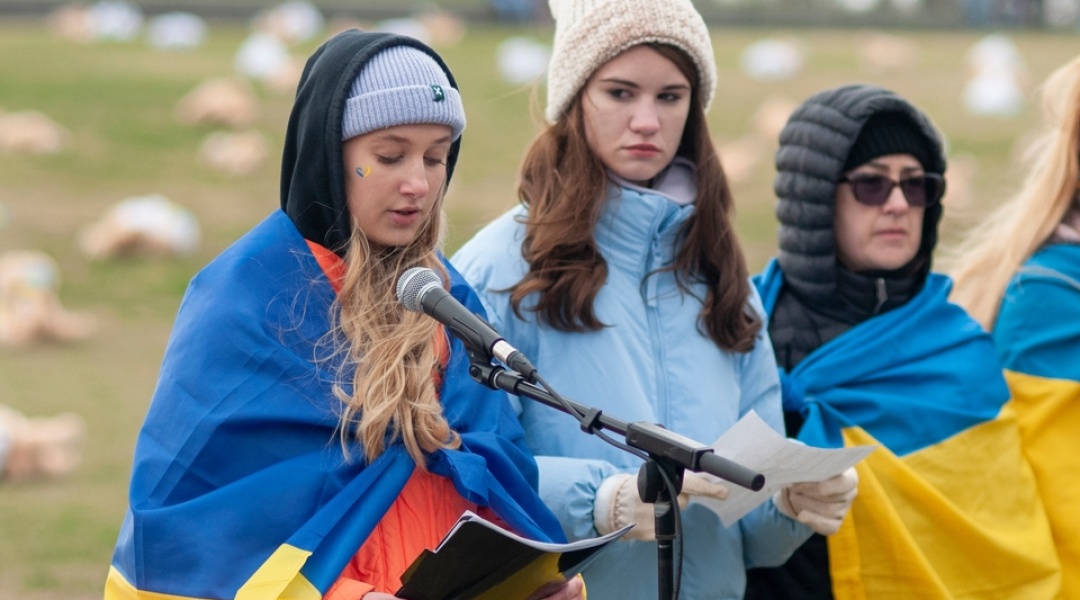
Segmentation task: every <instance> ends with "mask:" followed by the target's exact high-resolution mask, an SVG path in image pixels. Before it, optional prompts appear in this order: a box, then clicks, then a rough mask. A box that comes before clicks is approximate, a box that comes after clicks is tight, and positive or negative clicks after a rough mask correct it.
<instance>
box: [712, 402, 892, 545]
mask: <svg viewBox="0 0 1080 600" xmlns="http://www.w3.org/2000/svg"><path fill="white" fill-rule="evenodd" d="M712 448H713V449H714V450H715V451H716V454H717V455H719V456H722V457H724V458H727V459H729V460H732V461H734V462H736V463H738V464H740V465H742V466H744V467H747V468H749V469H753V470H754V471H757V472H758V473H761V474H763V475H764V476H765V487H763V488H762V489H761V490H759V491H757V492H754V491H751V490H748V489H746V488H744V487H741V486H738V485H734V484H732V483H728V482H723V483H725V484H726V485H727V488H728V491H729V492H730V495H729V496H728V498H727V500H722V501H721V500H716V499H713V498H704V497H700V496H694V497H693V498H692V499H691V503H700V504H702V505H704V506H706V507H708V508H709V509H711V510H712V511H713V512H715V513H716V514H717V515H719V516H720V521H721V522H723V524H724V526H725V527H728V526H730V525H731V524H732V523H734V522H736V521H738V520H739V519H741V518H742V517H743V516H744V515H746V513H748V512H750V511H751V510H753V509H754V508H755V507H757V506H758V505H759V504H761V503H763V502H765V501H766V500H768V499H769V498H771V497H772V495H773V493H775V492H776V491H777V490H779V489H780V488H782V487H784V486H787V485H789V484H792V483H798V482H803V481H824V480H825V479H828V478H830V477H833V476H834V475H839V474H840V473H843V472H844V471H846V470H847V469H849V468H851V467H853V466H854V465H855V464H856V463H858V462H859V461H860V460H862V459H863V458H865V457H866V456H867V455H868V454H870V452H872V451H873V450H874V449H875V448H877V446H856V447H854V448H812V447H810V446H806V445H804V444H802V443H800V442H798V441H795V440H791V439H788V438H785V437H784V436H782V435H780V434H779V433H777V432H776V431H774V430H773V429H772V428H771V427H769V426H768V424H766V423H765V421H763V420H761V417H759V416H758V414H757V413H756V412H754V411H750V412H749V413H748V414H747V415H746V416H744V417H743V418H741V419H739V422H738V423H736V424H735V425H734V426H733V427H732V428H731V429H729V430H728V431H727V432H726V433H724V435H722V436H720V437H719V438H717V440H716V441H715V442H713V444H712ZM702 475H704V476H705V477H709V478H711V479H715V480H717V481H721V482H722V480H720V479H719V478H716V477H713V476H712V475H708V474H704V473H702Z"/></svg>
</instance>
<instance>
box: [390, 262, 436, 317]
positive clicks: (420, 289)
mask: <svg viewBox="0 0 1080 600" xmlns="http://www.w3.org/2000/svg"><path fill="white" fill-rule="evenodd" d="M432 286H435V287H439V288H441V287H442V279H441V278H440V277H439V274H438V273H436V272H435V271H433V270H431V269H428V268H425V267H413V268H411V269H409V270H407V271H405V272H404V273H402V274H401V277H399V278H398V281H397V299H398V302H400V303H401V304H402V306H404V307H405V309H406V310H411V311H412V312H424V307H423V305H422V304H421V300H423V297H424V294H426V293H427V291H428V290H430V289H431V288H432Z"/></svg>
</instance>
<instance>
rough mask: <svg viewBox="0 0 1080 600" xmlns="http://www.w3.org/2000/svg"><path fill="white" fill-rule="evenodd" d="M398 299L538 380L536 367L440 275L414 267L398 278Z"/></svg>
mask: <svg viewBox="0 0 1080 600" xmlns="http://www.w3.org/2000/svg"><path fill="white" fill-rule="evenodd" d="M397 299H398V302H401V304H402V305H403V306H404V307H405V309H406V310H410V311H412V312H422V313H424V314H426V315H427V316H429V317H431V318H433V319H435V320H436V321H438V322H440V323H442V324H443V325H444V326H446V327H447V328H448V329H450V331H451V332H453V334H454V335H455V336H457V337H458V338H460V339H461V340H462V341H464V342H465V344H466V345H468V346H469V347H470V348H472V349H473V350H476V351H480V352H483V353H484V354H485V356H487V357H488V358H491V357H495V358H497V359H498V360H499V361H501V362H502V363H503V364H505V365H506V366H508V367H510V368H511V369H513V370H515V371H517V372H518V373H520V374H521V375H523V376H524V377H525V378H526V379H528V380H529V381H530V382H535V381H536V367H534V366H533V365H532V362H530V361H529V359H528V358H527V357H526V356H525V355H524V354H522V353H521V352H518V350H517V349H516V348H514V347H513V346H511V345H510V344H508V343H507V342H506V340H504V339H503V338H502V336H501V335H499V333H498V332H497V331H495V328H493V327H492V326H491V325H489V324H488V323H487V321H485V320H483V319H482V318H480V317H479V316H478V315H476V314H474V313H473V312H472V311H470V310H469V309H467V308H465V306H464V305H463V304H461V303H460V302H458V300H457V298H454V297H453V296H452V295H450V292H448V291H446V290H445V289H443V286H442V279H441V278H440V277H439V274H438V273H436V272H435V271H433V270H431V269H427V268H424V267H413V268H411V269H409V270H407V271H405V272H404V273H402V275H401V277H399V278H398V282H397Z"/></svg>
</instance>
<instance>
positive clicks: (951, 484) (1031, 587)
mask: <svg viewBox="0 0 1080 600" xmlns="http://www.w3.org/2000/svg"><path fill="white" fill-rule="evenodd" d="M782 283H783V273H782V271H781V270H780V268H779V265H777V263H776V262H775V261H774V262H773V263H771V264H770V265H769V266H768V268H767V269H766V271H765V272H764V273H762V274H761V275H759V276H757V277H756V278H755V284H756V285H757V286H758V289H759V291H760V292H761V295H762V300H763V301H764V303H765V307H766V312H770V311H771V310H772V307H773V306H774V304H775V302H776V298H777V295H778V294H779V291H780V287H781V285H782ZM951 285H952V284H951V281H950V280H949V279H948V278H946V277H944V276H941V275H936V274H932V275H930V276H929V278H928V279H927V281H926V284H925V286H924V288H923V290H922V291H921V292H920V293H919V294H918V295H917V296H916V297H915V298H913V299H912V300H911V301H910V302H908V303H907V304H905V305H904V306H902V307H900V308H897V309H895V310H892V311H889V312H887V313H885V314H883V315H880V316H877V317H874V318H872V319H869V320H867V321H865V322H863V323H861V324H859V325H857V326H855V327H853V328H852V329H850V330H849V331H847V332H846V333H844V334H843V335H841V336H840V337H838V338H836V339H834V340H832V341H830V342H828V343H826V344H824V345H823V346H821V347H820V348H818V349H817V350H815V351H814V352H813V353H812V354H810V356H808V357H807V358H806V359H805V360H803V361H802V362H801V363H799V364H798V365H797V366H796V367H795V368H794V369H793V370H792V371H791V372H790V373H785V372H782V373H781V380H782V384H783V392H784V409H785V410H788V411H799V412H801V414H802V415H803V416H804V417H805V418H806V421H805V424H804V425H803V428H802V430H801V431H800V434H799V439H801V440H802V441H804V442H806V443H807V444H810V445H812V446H818V447H829V448H836V447H843V446H856V445H863V444H876V445H879V446H880V447H879V448H878V449H877V450H875V451H874V452H872V453H871V454H870V455H869V456H868V457H867V458H866V459H864V460H863V461H862V462H861V463H859V465H858V466H857V467H856V469H857V470H858V473H859V495H858V497H857V498H856V499H855V502H854V504H853V505H852V507H851V511H850V513H849V515H848V517H847V518H846V519H845V520H844V523H843V525H842V526H841V528H840V531H839V532H837V533H836V534H835V535H833V536H830V537H829V538H828V545H829V568H830V573H831V577H832V581H833V592H834V595H835V597H836V598H837V600H848V599H858V600H865V599H871V600H881V599H891V598H895V599H901V598H903V599H905V600H906V599H911V598H919V599H920V600H924V599H946V598H972V599H974V598H979V599H987V598H1016V599H1021V598H1023V599H1027V598H1045V599H1052V598H1056V597H1058V590H1059V587H1060V584H1061V575H1060V567H1059V564H1058V560H1057V557H1056V555H1055V553H1054V548H1053V541H1052V539H1051V536H1050V528H1049V523H1048V521H1047V516H1046V511H1045V510H1044V508H1043V504H1042V501H1041V499H1040V497H1039V494H1038V490H1037V488H1036V485H1035V479H1034V476H1033V474H1032V470H1031V467H1030V465H1029V464H1028V462H1027V460H1026V459H1025V457H1024V454H1023V450H1022V446H1021V440H1020V430H1019V427H1018V425H1017V419H1016V413H1015V410H1014V407H1013V405H1012V403H1011V402H1010V401H1009V391H1008V388H1007V387H1006V385H1005V381H1004V378H1003V377H1002V372H1001V368H1000V363H999V362H998V359H997V356H996V354H995V352H994V348H993V345H992V343H991V340H990V338H989V336H987V335H986V334H985V333H984V332H983V331H982V330H981V328H980V327H979V326H978V324H977V323H976V322H975V321H974V320H972V319H971V318H970V317H969V316H968V315H967V313H965V312H964V311H963V310H962V309H961V308H959V307H958V306H956V305H953V304H949V303H948V302H947V296H948V292H949V289H950V287H951Z"/></svg>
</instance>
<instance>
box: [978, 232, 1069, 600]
mask: <svg viewBox="0 0 1080 600" xmlns="http://www.w3.org/2000/svg"><path fill="white" fill-rule="evenodd" d="M993 336H994V344H995V345H996V346H997V349H998V353H999V355H1000V356H1001V360H1002V363H1003V364H1004V366H1005V379H1006V381H1008V382H1009V388H1010V390H1012V397H1013V402H1015V403H1016V412H1017V415H1019V418H1020V430H1021V432H1022V433H1023V436H1024V444H1025V449H1026V451H1027V455H1028V460H1029V461H1030V462H1031V466H1032V468H1033V469H1034V470H1035V479H1036V480H1037V481H1038V483H1039V491H1040V492H1041V493H1042V497H1043V503H1045V505H1046V512H1047V514H1049V516H1050V528H1051V530H1052V531H1053V533H1054V543H1055V545H1056V546H1057V550H1058V558H1060V559H1061V569H1062V578H1063V583H1062V596H1061V597H1062V598H1080V519H1078V518H1077V509H1078V508H1080V445H1078V444H1077V436H1078V435H1080V246H1078V245H1068V244H1059V245H1053V246H1048V247H1047V248H1045V249H1043V250H1041V251H1040V252H1038V253H1036V254H1035V256H1033V257H1032V259H1031V260H1029V261H1028V262H1027V263H1026V264H1025V265H1024V266H1023V268H1021V270H1020V272H1019V273H1018V274H1017V276H1016V277H1015V278H1014V279H1013V281H1012V282H1011V283H1010V284H1009V287H1008V288H1007V289H1006V291H1005V297H1004V300H1003V302H1002V305H1001V311H1000V313H999V315H998V319H997V322H996V323H995V324H994V332H993Z"/></svg>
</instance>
